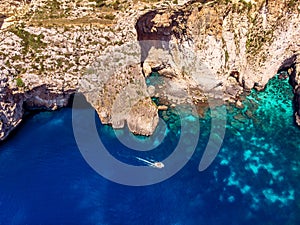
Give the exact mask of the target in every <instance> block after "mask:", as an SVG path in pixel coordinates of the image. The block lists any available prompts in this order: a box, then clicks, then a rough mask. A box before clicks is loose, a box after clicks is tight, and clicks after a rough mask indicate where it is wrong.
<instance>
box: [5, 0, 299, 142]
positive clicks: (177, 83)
mask: <svg viewBox="0 0 300 225" xmlns="http://www.w3.org/2000/svg"><path fill="white" fill-rule="evenodd" d="M49 2H50V3H49ZM56 2H57V3H58V4H55V5H56V6H55V7H56V8H51V7H52V5H51V1H48V0H38V1H14V0H3V1H1V2H0V13H1V14H3V15H5V16H7V17H8V18H7V19H6V20H5V21H6V22H7V23H6V26H8V27H7V28H5V29H3V27H2V28H1V30H0V40H1V42H0V73H1V76H2V75H3V76H5V77H6V78H5V79H3V81H2V84H1V85H2V86H1V90H0V103H1V110H2V111H1V123H0V128H1V129H0V133H1V135H2V138H3V137H5V136H7V134H8V133H9V132H10V131H11V130H12V129H14V127H15V126H17V124H19V122H20V121H21V119H22V115H23V110H24V108H23V106H25V107H26V108H27V109H34V108H45V109H51V110H52V109H56V108H59V107H62V106H65V105H66V104H67V102H68V99H69V97H70V95H71V94H72V93H74V92H75V90H77V89H78V88H79V90H81V91H82V92H83V93H84V95H86V96H87V99H88V101H90V102H91V104H92V105H93V106H94V107H95V109H96V110H97V112H98V114H99V117H100V119H101V121H102V122H103V123H109V124H112V126H113V127H115V128H120V127H123V126H124V125H125V123H126V122H127V124H128V126H129V127H130V129H131V130H132V131H133V132H134V133H137V134H145V135H149V134H151V133H153V131H154V128H155V126H156V122H155V121H156V118H157V108H156V107H154V105H153V104H150V102H151V99H150V96H159V97H160V99H161V100H163V101H165V102H166V103H170V104H179V103H183V102H191V101H193V102H194V103H195V104H196V103H197V102H198V104H199V105H201V102H205V101H207V98H208V97H213V98H223V99H227V100H228V101H232V102H236V99H237V96H239V95H240V94H241V92H242V91H243V90H244V89H251V88H253V87H255V86H256V88H259V89H263V88H264V86H265V85H266V84H267V82H268V80H269V79H270V78H271V77H272V76H274V74H275V73H276V72H277V70H278V69H279V68H280V66H281V65H282V64H283V63H284V62H285V60H286V59H290V58H291V61H292V62H296V61H295V60H298V59H292V57H293V56H295V57H296V55H297V54H299V52H300V44H299V40H300V32H299V31H300V22H299V15H298V9H299V1H295V4H294V6H293V7H287V6H286V2H285V1H283V0H275V1H265V0H255V1H250V2H249V3H247V4H245V1H242V0H240V1H239V0H236V1H234V2H230V1H229V2H227V3H226V4H225V2H226V1H190V2H187V1H180V2H179V3H180V5H177V4H174V2H173V1H171V0H170V1H169V0H164V1H159V2H157V3H154V2H152V1H151V3H145V2H140V3H139V4H134V2H132V1H122V2H121V3H120V6H119V7H120V9H118V13H117V12H116V11H114V10H113V7H111V8H109V7H110V6H108V8H107V9H108V10H107V11H108V12H103V11H101V7H100V8H99V7H96V6H95V4H94V3H91V2H90V1H87V0H84V1H80V3H79V2H78V4H74V2H73V1H71V0H57V1H56ZM182 3H185V4H182ZM250 6H251V7H250ZM121 7H123V8H121ZM153 9H154V10H153ZM43 10H46V11H45V12H47V13H45V15H43V12H44V11H43ZM103 13H104V14H105V15H103ZM36 16H41V17H43V16H46V18H42V19H41V18H39V17H36ZM50 16H53V18H49V17H50ZM105 16H106V18H104V17H105ZM99 18H101V19H99ZM70 22H72V26H69V25H68V24H69V23H70ZM0 23H1V22H0ZM43 24H47V27H42V26H43ZM136 40H138V41H140V43H139V47H140V48H141V52H140V55H138V56H137V55H130V54H129V55H128V56H129V58H128V59H129V60H131V59H132V58H134V60H136V59H138V60H139V63H143V68H142V67H140V66H138V67H136V66H135V65H134V66H133V67H135V69H132V68H131V69H130V68H129V69H128V71H127V72H129V71H131V72H132V74H131V75H129V73H127V72H124V71H123V72H124V73H119V74H118V72H120V71H122V69H121V70H118V69H119V68H117V67H116V68H114V69H115V71H114V73H113V74H114V76H112V77H110V78H108V77H107V76H108V75H107V74H105V73H102V72H103V71H102V70H101V68H100V67H101V66H99V67H98V68H97V71H94V72H91V73H90V74H91V77H89V79H82V78H84V77H85V74H87V72H86V67H87V66H90V65H93V63H94V62H95V61H97V60H99V59H101V54H102V53H107V52H108V53H109V51H110V49H111V48H113V47H116V46H119V45H120V46H122V45H123V43H126V42H129V41H136ZM126 51H127V52H129V53H130V52H132V50H131V48H128V49H127V50H126ZM133 53H134V54H135V53H136V52H133ZM112 54H118V53H116V52H112ZM107 55H108V56H109V57H111V58H114V57H115V55H109V54H107ZM296 58H297V57H296ZM107 60H108V58H106V59H103V62H102V64H101V65H102V66H104V67H105V68H106V67H107V66H108V67H110V65H105V63H106V62H107ZM108 61H109V60H108ZM135 62H136V61H135ZM120 66H122V63H120V65H119V67H120ZM93 69H95V68H89V69H88V71H89V70H93ZM142 69H143V71H144V74H145V76H147V75H149V74H150V73H151V72H152V71H158V72H160V74H161V76H162V79H161V80H162V81H161V83H160V84H158V85H157V86H155V88H154V89H153V88H148V89H147V86H146V84H145V77H144V76H143V75H142ZM232 71H234V73H235V74H237V75H234V76H233V75H232ZM293 71H294V72H293V73H295V74H296V75H295V79H294V84H293V86H294V87H295V99H296V101H295V104H296V108H297V105H298V106H299V95H298V94H299V91H298V89H297V88H298V86H297V85H299V81H300V78H299V77H300V75H299V71H300V69H299V63H296V65H295V68H293ZM109 75H112V74H109ZM16 78H19V84H18V85H17V82H16ZM130 78H131V79H130ZM1 79H2V77H1ZM107 81H109V82H107ZM18 86H19V87H18ZM88 91H89V92H88ZM137 92H139V94H137ZM144 99H148V100H144ZM138 102H140V105H137V104H138ZM165 102H163V103H162V104H165ZM23 103H24V104H23ZM299 108H300V106H299ZM299 108H298V109H299ZM137 109H138V110H139V111H140V112H138V111H137ZM146 112H148V113H146ZM139 113H141V114H139ZM299 115H300V112H299V110H298V111H297V110H296V116H297V121H299ZM134 116H136V118H138V119H137V120H134ZM248 116H251V112H249V113H248ZM143 120H145V121H143ZM128 121H130V123H129V122H128ZM139 132H140V133H139Z"/></svg>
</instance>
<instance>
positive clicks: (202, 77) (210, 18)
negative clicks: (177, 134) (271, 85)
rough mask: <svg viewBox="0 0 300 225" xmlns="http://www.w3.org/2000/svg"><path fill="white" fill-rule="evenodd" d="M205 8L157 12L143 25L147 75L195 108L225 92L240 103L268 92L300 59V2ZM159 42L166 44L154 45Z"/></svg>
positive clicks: (210, 5) (218, 4) (216, 4)
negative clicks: (250, 93) (253, 93)
mask: <svg viewBox="0 0 300 225" xmlns="http://www.w3.org/2000/svg"><path fill="white" fill-rule="evenodd" d="M205 2H206V3H205V4H202V3H200V2H198V1H197V2H193V3H190V4H186V5H184V6H181V7H177V8H174V9H173V10H155V11H153V12H152V13H148V14H145V15H143V16H142V17H141V18H140V19H139V20H138V22H137V25H136V27H137V32H138V40H143V41H145V40H149V42H148V43H150V44H148V45H141V47H142V49H143V53H144V54H143V56H144V58H143V61H144V71H145V75H148V74H149V71H151V70H154V71H158V72H159V73H160V74H161V75H162V76H164V79H165V80H166V81H165V83H176V84H177V86H178V84H180V86H181V87H184V90H186V92H185V94H184V95H185V97H186V96H188V97H189V98H190V99H192V101H193V102H194V103H196V104H197V102H200V103H201V102H203V101H205V100H206V98H207V96H210V95H211V96H214V97H216V93H217V95H218V97H220V95H219V94H220V92H222V96H221V98H223V99H224V100H226V101H229V102H233V103H235V102H238V101H240V100H239V96H240V95H241V94H242V93H243V92H244V90H245V89H247V90H250V89H252V88H256V89H258V90H263V89H264V87H265V85H266V84H267V82H268V81H269V79H270V78H272V77H273V76H274V75H275V74H276V73H277V71H278V70H279V68H280V67H281V65H282V63H283V62H284V61H285V60H286V59H289V58H291V57H292V56H294V55H299V53H300V42H299V40H300V18H299V10H300V5H299V2H297V3H295V4H293V5H292V6H291V7H287V3H286V2H284V1H281V0H274V1H263V0H256V1H251V2H249V3H245V2H243V1H238V0H237V1H234V2H232V3H231V2H228V3H224V2H222V1H218V2H211V1H205ZM146 22H148V23H147V24H145V23H146ZM144 25H145V27H146V28H145V29H142V27H143V26H144ZM153 37H156V39H155V38H153ZM157 37H160V39H159V40H161V41H162V43H163V44H161V45H159V44H158V42H157V41H156V42H155V41H153V40H157ZM151 41H152V43H153V45H152V46H151ZM195 59H196V60H195ZM150 67H151V69H150ZM297 71H298V69H297ZM172 86H176V85H172ZM166 87H167V86H166ZM208 87H209V88H208ZM156 90H157V91H160V89H159V88H156ZM162 90H163V92H162V93H159V92H157V93H156V95H158V96H159V97H163V96H165V97H166V98H167V99H169V100H171V102H172V99H174V95H173V94H172V93H170V92H168V90H169V89H168V88H162ZM165 90H166V91H165ZM211 90H212V92H211ZM295 93H296V86H295ZM175 99H177V98H175Z"/></svg>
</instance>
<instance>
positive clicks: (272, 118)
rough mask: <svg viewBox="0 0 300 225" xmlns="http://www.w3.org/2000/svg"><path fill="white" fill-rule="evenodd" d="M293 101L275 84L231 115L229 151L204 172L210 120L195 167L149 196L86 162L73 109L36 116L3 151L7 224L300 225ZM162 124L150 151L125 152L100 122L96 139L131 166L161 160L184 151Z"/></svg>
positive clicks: (149, 190)
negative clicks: (75, 129)
mask: <svg viewBox="0 0 300 225" xmlns="http://www.w3.org/2000/svg"><path fill="white" fill-rule="evenodd" d="M292 96H293V94H292V89H291V87H290V86H289V84H288V82H287V80H278V79H277V78H274V79H273V80H271V81H270V82H269V84H268V86H267V88H266V90H265V91H264V92H260V93H256V92H254V91H253V92H252V93H251V95H249V96H248V97H247V99H246V100H245V101H244V105H245V107H244V108H243V109H237V108H233V107H228V111H227V112H228V114H227V125H226V135H225V138H224V141H223V145H222V147H221V150H220V152H219V154H218V156H217V158H216V159H215V160H214V162H213V164H212V165H211V166H210V167H209V168H208V169H207V170H205V171H203V172H199V171H198V166H199V162H200V159H201V157H202V154H203V151H204V149H205V146H206V144H207V141H208V137H209V134H210V128H211V127H210V115H209V113H207V116H206V118H204V119H201V121H200V124H201V128H200V129H201V132H200V138H199V143H198V146H197V149H196V152H195V153H194V155H193V157H192V158H191V160H190V161H189V162H188V163H187V164H186V165H185V166H184V167H183V169H181V170H180V171H179V172H178V173H177V174H176V175H174V176H173V177H171V178H170V179H168V180H166V181H163V182H161V183H158V184H154V185H151V186H142V187H130V186H124V185H120V184H116V183H113V182H111V181H108V180H106V179H105V178H103V177H102V176H100V175H98V174H97V173H96V172H95V171H94V170H93V169H92V168H91V167H90V166H89V165H88V164H87V163H86V162H85V160H84V159H83V157H82V156H81V154H80V151H79V149H78V147H77V145H76V141H75V138H74V134H73V129H72V110H71V109H63V110H60V111H57V112H51V113H50V112H43V113H39V114H36V115H34V116H33V117H32V118H30V119H28V120H27V121H26V122H25V123H24V125H23V126H22V127H21V128H20V129H19V130H18V131H17V132H16V133H15V134H14V137H12V138H10V139H9V140H8V141H7V142H5V143H4V144H2V145H1V146H0V224H103V225H104V224H116V225H117V224H118V225H119V224H124V225H125V224H128V225H133V224H137V225H140V224H143V225H147V224H149V225H150V224H151V225H153V224H162V225H166V224H177V225H179V224H182V225H183V224H184V225H202V224H203V225H206V224H207V225H211V224H220V225H224V224H225V225H226V224H237V225H241V224H262V225H266V224H272V225H276V224H278V225H279V224H280V225H282V224H291V225H292V224H295V225H296V224H300V209H299V207H300V198H299V190H300V179H299V178H300V177H299V174H300V168H299V163H300V158H299V156H300V129H299V128H297V127H296V126H295V125H294V121H293V111H292ZM76 110H77V112H78V113H79V114H80V113H81V112H84V110H85V109H76ZM161 117H162V118H164V119H165V120H167V121H168V124H167V127H168V128H167V129H166V130H162V131H161V132H165V135H166V137H165V139H164V141H163V143H162V144H161V145H159V146H158V147H157V148H156V149H154V150H152V151H150V152H137V151H134V150H130V149H128V148H126V147H124V146H123V145H122V144H121V143H120V142H119V141H118V140H117V138H116V134H115V133H114V132H113V130H112V129H111V128H110V127H108V126H102V125H101V124H100V122H99V121H98V120H97V128H98V133H99V136H100V137H101V139H102V141H103V143H104V144H105V146H106V148H107V149H109V151H110V152H111V154H112V155H113V156H115V157H116V158H118V159H119V160H122V161H123V162H126V163H131V164H136V165H138V163H140V162H138V161H137V159H136V156H139V157H144V158H148V159H149V158H152V159H153V158H155V159H156V160H163V159H164V158H165V157H167V156H168V155H169V154H171V153H172V151H173V149H174V147H176V145H177V142H178V138H177V137H179V136H180V133H179V128H180V126H178V124H177V123H176V119H178V118H177V117H176V115H175V114H174V112H172V111H168V112H165V113H161ZM81 119H82V120H83V121H82V122H84V119H85V118H84V117H82V118H81ZM191 129H193V127H192V126H191ZM118 132H119V133H118ZM118 132H117V134H118V135H122V132H123V133H126V132H127V131H126V130H121V131H118ZM99 163H101V162H99Z"/></svg>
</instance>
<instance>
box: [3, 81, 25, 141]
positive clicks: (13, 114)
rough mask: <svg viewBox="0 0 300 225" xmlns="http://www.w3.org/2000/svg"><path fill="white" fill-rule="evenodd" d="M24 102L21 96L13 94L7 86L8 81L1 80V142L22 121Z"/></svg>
mask: <svg viewBox="0 0 300 225" xmlns="http://www.w3.org/2000/svg"><path fill="white" fill-rule="evenodd" d="M22 105H23V101H22V97H21V96H20V95H19V94H15V95H14V94H13V93H12V91H11V90H10V89H9V88H8V86H7V79H6V78H4V77H1V79H0V140H4V139H5V138H6V137H7V135H8V134H9V133H10V132H11V130H13V129H14V128H15V127H16V126H17V125H18V124H19V123H20V122H21V121H22V117H23V113H24V110H23V106H22Z"/></svg>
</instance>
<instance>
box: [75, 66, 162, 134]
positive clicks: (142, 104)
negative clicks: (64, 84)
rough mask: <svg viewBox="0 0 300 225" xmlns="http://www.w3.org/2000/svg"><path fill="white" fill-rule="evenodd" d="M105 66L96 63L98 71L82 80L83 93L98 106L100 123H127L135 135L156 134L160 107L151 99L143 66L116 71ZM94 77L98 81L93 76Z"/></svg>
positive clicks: (115, 126)
mask: <svg viewBox="0 0 300 225" xmlns="http://www.w3.org/2000/svg"><path fill="white" fill-rule="evenodd" d="M100 61H101V62H103V61H102V60H100ZM103 68H104V66H103V65H102V64H100V65H97V63H96V65H94V69H95V74H93V73H92V74H86V75H85V76H84V77H83V78H82V79H81V81H80V82H79V85H80V89H79V90H80V92H82V93H83V94H84V95H85V96H86V98H87V100H88V101H89V102H90V103H91V104H92V106H93V107H94V108H95V109H96V111H97V113H98V115H99V118H100V120H101V122H102V123H103V124H110V125H112V127H113V128H115V129H120V128H123V127H124V126H125V124H126V123H127V125H128V128H129V130H130V131H131V132H133V133H135V134H140V135H147V136H149V135H151V134H153V132H154V131H155V128H156V126H157V124H158V110H157V106H156V105H155V104H154V103H153V102H152V100H151V98H150V94H149V92H148V91H149V89H148V88H147V85H146V82H145V78H144V76H143V74H142V69H141V67H140V65H139V64H136V65H130V66H125V67H123V68H122V67H120V68H119V69H116V70H113V71H110V68H107V70H105V69H104V70H102V69H103ZM97 69H99V70H97ZM95 76H97V78H98V79H97V80H95V79H93V78H94V77H95Z"/></svg>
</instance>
